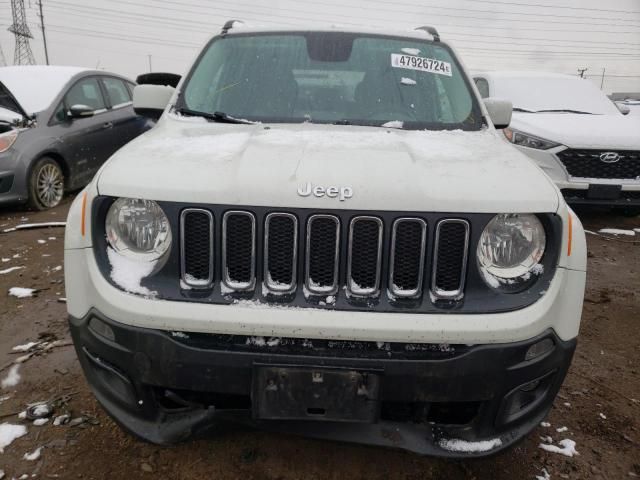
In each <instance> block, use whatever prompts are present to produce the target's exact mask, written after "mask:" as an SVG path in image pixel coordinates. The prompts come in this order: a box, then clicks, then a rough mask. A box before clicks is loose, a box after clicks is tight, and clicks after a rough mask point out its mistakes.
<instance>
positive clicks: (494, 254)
mask: <svg viewBox="0 0 640 480" xmlns="http://www.w3.org/2000/svg"><path fill="white" fill-rule="evenodd" d="M545 246H546V235H545V233H544V227H543V226H542V223H540V220H538V217H536V216H535V215H532V214H512V213H503V214H500V215H496V216H495V217H494V218H493V219H492V220H491V221H490V222H489V223H488V224H487V226H486V227H485V229H484V231H483V232H482V235H481V236H480V241H479V242H478V252H477V258H478V265H479V267H480V271H481V272H482V273H483V277H484V279H485V282H486V283H487V284H488V285H489V286H490V287H493V288H499V287H501V286H503V285H513V284H516V283H521V282H523V281H527V280H529V279H530V278H531V275H532V274H536V275H539V274H541V273H542V265H540V264H539V262H540V260H541V259H542V255H543V254H544V249H545Z"/></svg>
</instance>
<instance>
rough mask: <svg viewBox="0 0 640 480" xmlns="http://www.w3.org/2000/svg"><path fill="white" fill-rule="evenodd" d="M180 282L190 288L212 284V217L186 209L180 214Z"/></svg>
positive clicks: (208, 214)
mask: <svg viewBox="0 0 640 480" xmlns="http://www.w3.org/2000/svg"><path fill="white" fill-rule="evenodd" d="M180 234H181V237H182V241H181V244H180V245H181V250H182V281H183V282H184V283H186V284H187V285H188V286H190V287H194V288H208V287H210V286H211V285H212V283H213V215H212V214H211V212H209V211H207V210H200V209H188V210H184V211H183V212H182V214H181V223H180Z"/></svg>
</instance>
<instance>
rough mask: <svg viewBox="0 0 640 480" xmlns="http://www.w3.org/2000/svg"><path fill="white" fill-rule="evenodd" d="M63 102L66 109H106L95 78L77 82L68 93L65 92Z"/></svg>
mask: <svg viewBox="0 0 640 480" xmlns="http://www.w3.org/2000/svg"><path fill="white" fill-rule="evenodd" d="M65 102H66V104H67V106H68V107H72V106H74V105H86V106H88V107H90V108H92V109H93V110H94V111H97V110H104V109H106V108H107V105H106V103H105V101H104V97H103V95H102V91H101V90H100V85H99V84H98V80H97V79H95V78H85V79H84V80H80V81H79V82H77V83H76V84H75V85H74V86H73V87H71V89H69V92H67V95H66V97H65Z"/></svg>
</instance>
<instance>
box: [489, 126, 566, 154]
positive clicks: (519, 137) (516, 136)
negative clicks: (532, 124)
mask: <svg viewBox="0 0 640 480" xmlns="http://www.w3.org/2000/svg"><path fill="white" fill-rule="evenodd" d="M502 133H504V136H505V137H507V140H509V142H511V143H513V144H514V145H520V146H521V147H529V148H535V149H537V150H548V149H550V148H553V147H559V146H560V145H561V144H560V143H556V142H552V141H551V140H545V139H544V138H540V137H536V136H535V135H531V134H529V133H524V132H521V131H519V130H514V129H513V128H505V129H503V130H502Z"/></svg>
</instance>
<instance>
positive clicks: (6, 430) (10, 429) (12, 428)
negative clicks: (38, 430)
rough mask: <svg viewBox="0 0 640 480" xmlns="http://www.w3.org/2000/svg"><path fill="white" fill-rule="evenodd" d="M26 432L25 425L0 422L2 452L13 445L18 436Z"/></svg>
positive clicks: (0, 448) (0, 446) (0, 451)
mask: <svg viewBox="0 0 640 480" xmlns="http://www.w3.org/2000/svg"><path fill="white" fill-rule="evenodd" d="M26 434H27V427H25V426H24V425H12V424H10V423H3V424H0V453H4V449H5V448H7V447H8V446H9V445H11V443H12V442H13V441H14V440H15V439H16V438H20V437H22V436H24V435H26Z"/></svg>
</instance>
